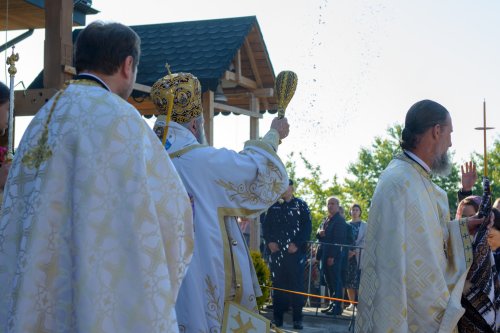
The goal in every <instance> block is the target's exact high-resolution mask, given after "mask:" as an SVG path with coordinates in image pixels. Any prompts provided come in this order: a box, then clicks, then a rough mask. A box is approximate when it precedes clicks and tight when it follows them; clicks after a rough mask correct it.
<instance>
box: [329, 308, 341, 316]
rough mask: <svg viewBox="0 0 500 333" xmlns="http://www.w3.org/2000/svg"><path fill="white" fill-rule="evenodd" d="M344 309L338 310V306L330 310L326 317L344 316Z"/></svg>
mask: <svg viewBox="0 0 500 333" xmlns="http://www.w3.org/2000/svg"><path fill="white" fill-rule="evenodd" d="M342 312H343V311H342V309H341V308H337V307H336V306H334V307H332V308H331V310H329V311H328V312H325V314H326V315H329V316H340V315H341V314H342Z"/></svg>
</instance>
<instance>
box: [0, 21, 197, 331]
mask: <svg viewBox="0 0 500 333" xmlns="http://www.w3.org/2000/svg"><path fill="white" fill-rule="evenodd" d="M139 56H140V40H139V37H138V36H137V35H136V34H135V32H133V31H132V30H131V29H130V28H128V27H126V26H123V25H121V24H118V23H110V24H104V23H102V22H94V23H92V24H90V25H89V26H88V27H87V28H85V29H84V30H83V31H81V32H80V34H79V37H78V41H77V42H76V54H75V65H76V69H77V72H78V73H79V75H78V76H77V78H76V79H75V80H74V81H72V82H70V83H69V84H68V85H67V86H66V87H65V88H64V89H62V90H60V91H59V92H57V93H56V95H55V97H54V98H52V99H50V100H49V101H48V102H47V103H46V105H45V106H44V107H42V108H41V109H40V111H39V112H38V113H37V115H36V116H35V118H34V119H33V121H32V122H31V123H30V125H29V127H28V129H27V130H26V132H25V133H24V136H23V138H22V140H21V143H20V145H19V148H18V149H17V151H16V154H15V158H14V161H13V164H12V168H11V171H10V173H9V178H8V181H7V185H6V189H5V194H4V201H3V204H4V205H3V212H2V217H1V220H0V331H1V332H6V333H7V332H19V333H21V332H61V333H63V332H65V333H66V332H67V333H73V332H76V333H78V332H80V333H90V332H109V333H115V332H130V333H137V332H148V333H150V332H178V325H177V320H176V315H175V300H176V297H177V294H178V291H179V288H180V284H181V282H182V278H183V277H184V274H185V272H186V270H187V265H188V263H189V261H190V259H191V256H192V251H193V230H192V210H191V205H190V201H189V197H188V195H187V192H186V190H185V188H184V186H183V184H182V182H181V180H180V178H179V176H178V174H177V173H176V171H175V168H174V166H173V165H172V163H171V161H170V159H169V157H168V156H167V154H166V153H165V151H164V149H163V147H162V145H161V144H160V143H159V142H158V139H157V138H156V136H155V135H154V133H153V132H152V131H151V129H150V127H149V126H148V125H147V123H146V122H145V121H144V120H143V119H142V118H141V116H140V114H139V113H138V111H137V110H136V109H135V108H134V107H133V106H131V105H130V104H129V103H127V101H126V98H127V97H128V96H129V95H130V92H131V91H132V87H133V84H134V82H135V76H136V72H137V63H138V60H139Z"/></svg>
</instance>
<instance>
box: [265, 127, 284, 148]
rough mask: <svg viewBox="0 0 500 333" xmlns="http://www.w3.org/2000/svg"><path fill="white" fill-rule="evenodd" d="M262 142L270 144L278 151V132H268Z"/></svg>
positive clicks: (273, 130) (272, 129)
mask: <svg viewBox="0 0 500 333" xmlns="http://www.w3.org/2000/svg"><path fill="white" fill-rule="evenodd" d="M262 141H263V142H265V143H268V144H269V145H270V146H271V147H272V148H273V149H274V151H278V145H279V142H280V135H279V133H278V131H277V130H275V129H274V128H271V129H270V130H269V132H267V133H266V135H264V137H263V138H262Z"/></svg>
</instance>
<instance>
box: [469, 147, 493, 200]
mask: <svg viewBox="0 0 500 333" xmlns="http://www.w3.org/2000/svg"><path fill="white" fill-rule="evenodd" d="M487 155H488V156H487V158H488V178H489V179H490V183H491V197H492V199H493V201H495V199H496V198H500V141H499V140H498V139H497V140H495V141H494V142H493V147H492V148H490V149H488V151H487ZM471 159H472V161H474V162H475V163H476V165H477V174H478V181H477V182H476V185H475V186H474V188H473V193H474V194H475V195H482V194H483V188H482V183H481V180H482V176H483V175H484V158H483V153H481V154H479V153H473V154H472V156H471Z"/></svg>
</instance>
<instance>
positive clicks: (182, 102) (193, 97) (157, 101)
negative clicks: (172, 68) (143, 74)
mask: <svg viewBox="0 0 500 333" xmlns="http://www.w3.org/2000/svg"><path fill="white" fill-rule="evenodd" d="M168 94H173V95H174V103H173V104H174V105H173V109H172V118H171V120H173V121H175V122H177V123H181V124H182V123H187V122H188V121H190V120H191V119H194V118H196V117H198V116H199V115H200V114H201V113H202V112H203V108H202V106H201V84H200V81H199V80H198V79H197V78H196V76H194V75H193V74H190V73H174V74H169V75H166V76H164V77H162V78H161V79H159V80H158V81H156V82H155V84H153V86H152V87H151V99H152V100H153V103H154V105H155V106H156V109H157V110H158V112H159V113H160V114H163V115H166V114H167V110H168V98H167V95H168Z"/></svg>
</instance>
